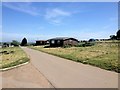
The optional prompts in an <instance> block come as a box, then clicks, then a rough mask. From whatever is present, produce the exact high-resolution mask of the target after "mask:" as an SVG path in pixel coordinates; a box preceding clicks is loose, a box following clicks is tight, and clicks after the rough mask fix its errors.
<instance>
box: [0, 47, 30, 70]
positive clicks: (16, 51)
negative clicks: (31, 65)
mask: <svg viewBox="0 0 120 90" xmlns="http://www.w3.org/2000/svg"><path fill="white" fill-rule="evenodd" d="M0 57H1V61H0V69H2V68H8V67H12V66H16V65H18V64H22V63H25V62H27V61H29V58H28V56H27V55H26V53H25V52H24V51H23V50H22V49H21V48H20V47H7V48H0Z"/></svg>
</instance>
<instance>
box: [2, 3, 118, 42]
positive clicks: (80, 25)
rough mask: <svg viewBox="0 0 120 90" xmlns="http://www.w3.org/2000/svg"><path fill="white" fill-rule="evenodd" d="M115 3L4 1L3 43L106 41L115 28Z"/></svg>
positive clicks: (116, 19)
mask: <svg viewBox="0 0 120 90" xmlns="http://www.w3.org/2000/svg"><path fill="white" fill-rule="evenodd" d="M117 5H118V3H117V2H111V3H110V2H96V3H95V2H71V3H70V2H69V3H65V2H49V3H47V2H22V3H20V2H16V3H15V2H11V3H10V2H9V3H8V2H6V3H5V2H4V3H2V28H3V31H2V32H3V34H2V35H3V41H11V40H18V41H21V40H22V38H23V37H26V38H27V39H28V41H35V40H43V39H49V38H53V37H74V38H77V39H79V40H83V39H85V40H86V39H90V38H109V36H110V35H112V34H116V32H117V29H118V22H117V21H118V6H117Z"/></svg>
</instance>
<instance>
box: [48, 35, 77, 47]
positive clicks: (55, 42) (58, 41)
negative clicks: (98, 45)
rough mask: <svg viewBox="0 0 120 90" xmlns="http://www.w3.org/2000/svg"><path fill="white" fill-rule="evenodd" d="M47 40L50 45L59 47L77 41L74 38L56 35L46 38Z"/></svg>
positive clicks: (73, 43) (75, 43)
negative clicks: (55, 36)
mask: <svg viewBox="0 0 120 90" xmlns="http://www.w3.org/2000/svg"><path fill="white" fill-rule="evenodd" d="M47 41H49V44H50V46H51V47H60V46H65V45H71V46H74V45H77V44H78V43H79V41H78V40H77V39H75V38H69V37H57V38H52V39H49V40H47Z"/></svg>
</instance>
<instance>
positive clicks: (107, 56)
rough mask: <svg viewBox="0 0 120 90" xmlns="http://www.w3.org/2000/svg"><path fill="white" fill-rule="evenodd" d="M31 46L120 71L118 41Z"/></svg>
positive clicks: (77, 60)
mask: <svg viewBox="0 0 120 90" xmlns="http://www.w3.org/2000/svg"><path fill="white" fill-rule="evenodd" d="M30 48H32V49H36V50H40V51H42V52H46V53H49V54H52V55H56V56H59V57H62V58H66V59H69V60H73V61H76V62H81V63H84V64H90V65H93V66H97V67H100V68H103V69H106V70H111V71H115V72H120V64H119V66H118V43H97V44H95V45H94V46H89V47H71V48H44V46H31V47H30Z"/></svg>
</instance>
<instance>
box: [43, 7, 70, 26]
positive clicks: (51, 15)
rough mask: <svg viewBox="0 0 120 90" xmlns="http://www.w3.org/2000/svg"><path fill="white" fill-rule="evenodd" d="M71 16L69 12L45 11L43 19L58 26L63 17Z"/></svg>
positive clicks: (56, 9) (59, 10) (58, 10)
mask: <svg viewBox="0 0 120 90" xmlns="http://www.w3.org/2000/svg"><path fill="white" fill-rule="evenodd" d="M70 15H72V13H71V12H67V11H64V10H61V9H58V8H54V9H47V10H46V13H45V19H46V20H48V21H49V22H50V23H54V24H60V23H61V22H62V20H63V18H64V17H67V16H70Z"/></svg>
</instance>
